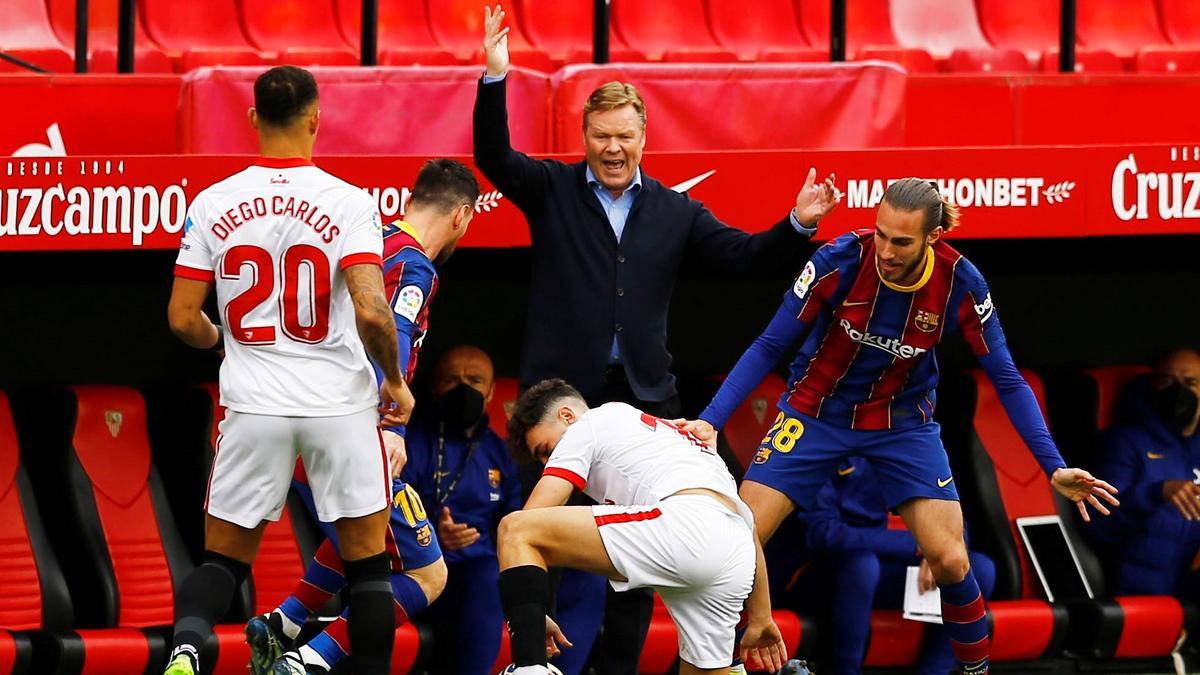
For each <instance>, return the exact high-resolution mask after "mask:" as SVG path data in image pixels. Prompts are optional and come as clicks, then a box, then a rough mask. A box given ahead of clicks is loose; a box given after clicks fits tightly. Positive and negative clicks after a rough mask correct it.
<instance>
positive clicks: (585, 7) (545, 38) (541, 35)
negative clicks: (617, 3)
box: [509, 0, 627, 61]
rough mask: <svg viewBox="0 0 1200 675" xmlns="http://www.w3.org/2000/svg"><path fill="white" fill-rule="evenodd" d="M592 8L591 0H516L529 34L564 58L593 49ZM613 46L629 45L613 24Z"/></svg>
mask: <svg viewBox="0 0 1200 675" xmlns="http://www.w3.org/2000/svg"><path fill="white" fill-rule="evenodd" d="M592 12H593V6H592V3H589V2H578V1H575V2H570V1H568V2H564V1H563V0H516V16H515V17H512V16H511V15H510V18H509V21H510V22H511V21H513V20H515V21H517V22H518V23H519V24H520V26H521V30H522V32H524V34H525V37H527V38H528V39H529V40H530V41H531V42H532V43H533V44H535V45H537V47H538V49H541V50H544V51H545V52H546V53H548V54H549V55H550V58H552V59H555V60H556V61H562V60H564V59H567V58H570V57H571V56H572V55H574V54H579V53H588V52H591V50H592V39H593V36H592V21H593V18H592ZM608 43H609V48H610V49H613V50H616V49H626V48H627V46H626V44H625V43H624V41H622V40H621V36H619V35H617V34H616V33H615V32H614V31H613V30H612V28H611V26H610V28H609V31H608Z"/></svg>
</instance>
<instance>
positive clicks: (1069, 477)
mask: <svg viewBox="0 0 1200 675" xmlns="http://www.w3.org/2000/svg"><path fill="white" fill-rule="evenodd" d="M1050 484H1051V485H1053V486H1054V489H1055V490H1058V493H1059V494H1060V495H1062V496H1064V497H1066V498H1067V499H1070V500H1071V501H1073V502H1075V506H1076V507H1077V508H1078V509H1079V515H1081V516H1083V520H1084V521H1085V522H1091V520H1092V518H1091V516H1089V515H1088V510H1087V505H1088V504H1091V505H1092V508H1093V509H1096V510H1097V511H1099V512H1100V513H1103V514H1104V515H1106V516H1107V515H1108V513H1109V512H1108V508H1107V507H1105V506H1104V504H1102V503H1101V502H1100V500H1101V499H1103V500H1104V501H1106V502H1108V503H1109V504H1112V505H1113V506H1120V505H1121V502H1119V501H1117V498H1116V497H1114V496H1113V495H1115V494H1117V488H1115V487H1113V486H1111V485H1109V484H1108V483H1105V482H1104V481H1102V480H1100V479H1099V478H1096V477H1095V476H1093V475H1092V474H1090V473H1088V472H1087V471H1084V470H1083V469H1059V470H1057V471H1055V472H1054V475H1053V476H1052V477H1051V478H1050ZM1098 498H1099V499H1098Z"/></svg>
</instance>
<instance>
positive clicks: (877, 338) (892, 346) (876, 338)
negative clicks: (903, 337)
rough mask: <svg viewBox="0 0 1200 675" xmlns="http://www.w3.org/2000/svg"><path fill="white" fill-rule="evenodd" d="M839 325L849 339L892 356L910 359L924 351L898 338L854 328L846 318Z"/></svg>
mask: <svg viewBox="0 0 1200 675" xmlns="http://www.w3.org/2000/svg"><path fill="white" fill-rule="evenodd" d="M840 325H841V327H842V330H844V331H846V336H847V337H849V338H850V339H851V340H853V341H855V342H857V343H859V344H860V345H866V346H868V347H874V348H875V349H879V350H881V351H885V352H887V353H889V354H891V355H892V356H896V357H899V358H902V359H911V358H913V357H916V356H920V355H921V354H924V353H925V350H924V349H921V348H920V347H914V346H912V345H906V344H903V343H902V342H900V339H899V338H889V337H883V336H882V335H875V334H873V333H864V332H863V331H860V330H858V329H856V328H855V327H854V326H851V325H850V322H849V321H848V320H846V319H842V320H841V322H840Z"/></svg>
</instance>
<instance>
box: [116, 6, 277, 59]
mask: <svg viewBox="0 0 1200 675" xmlns="http://www.w3.org/2000/svg"><path fill="white" fill-rule="evenodd" d="M138 9H139V11H140V12H141V16H142V20H143V22H144V23H145V24H146V33H147V34H149V36H150V37H151V38H152V39H153V40H154V41H155V42H156V43H158V45H159V46H160V47H162V48H163V50H164V51H165V52H166V53H167V55H168V56H170V57H171V58H172V59H174V60H175V62H176V63H177V64H179V65H180V70H183V71H186V70H191V69H192V68H198V67H200V66H241V65H258V64H261V63H266V59H264V58H263V56H262V55H261V54H259V52H258V50H257V49H255V48H254V47H252V46H251V45H250V43H249V42H248V41H247V40H246V36H245V35H243V34H242V30H241V28H240V27H239V25H240V22H239V20H238V8H237V3H236V0H210V1H209V2H204V3H196V2H176V1H175V0H143V2H140V3H138Z"/></svg>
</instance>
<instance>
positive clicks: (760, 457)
mask: <svg viewBox="0 0 1200 675" xmlns="http://www.w3.org/2000/svg"><path fill="white" fill-rule="evenodd" d="M770 458H771V449H770V448H759V449H758V452H756V453H754V463H755V464H762V463H764V462H766V461H767V460H768V459H770Z"/></svg>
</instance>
